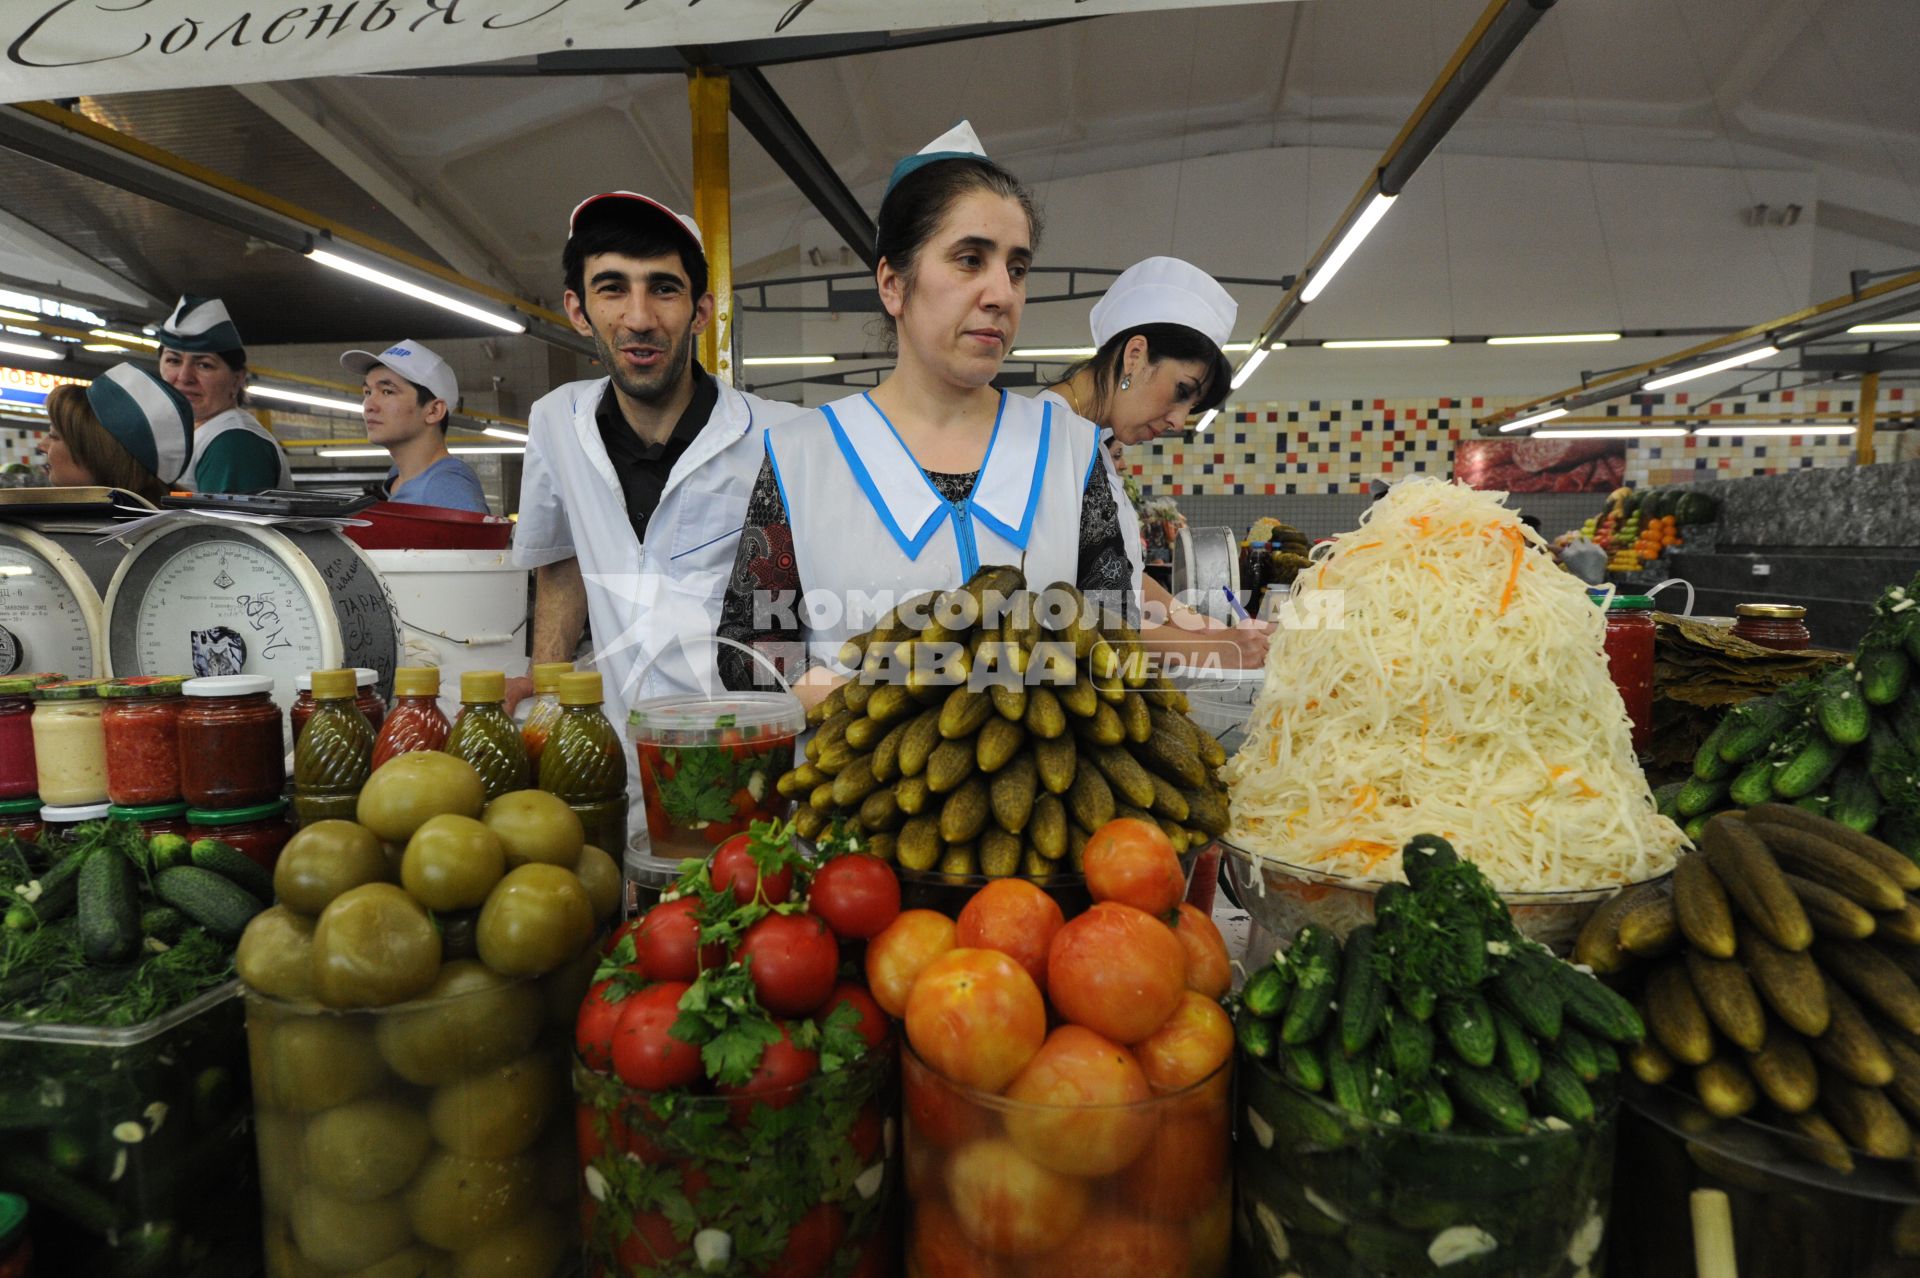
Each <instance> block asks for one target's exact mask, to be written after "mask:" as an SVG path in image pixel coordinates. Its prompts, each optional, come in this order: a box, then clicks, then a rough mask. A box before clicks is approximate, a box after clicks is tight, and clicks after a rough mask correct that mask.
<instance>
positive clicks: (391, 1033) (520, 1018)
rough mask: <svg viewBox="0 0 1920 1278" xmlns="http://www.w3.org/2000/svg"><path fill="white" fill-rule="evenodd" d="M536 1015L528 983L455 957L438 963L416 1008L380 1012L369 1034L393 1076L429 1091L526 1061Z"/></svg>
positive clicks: (537, 1010)
mask: <svg viewBox="0 0 1920 1278" xmlns="http://www.w3.org/2000/svg"><path fill="white" fill-rule="evenodd" d="M541 1010H542V1009H541V1003H540V992H539V990H538V989H536V988H535V987H534V984H533V982H531V981H513V980H508V979H507V978H506V977H503V976H501V975H500V974H499V973H497V972H494V971H491V970H490V969H488V968H487V967H486V966H485V965H483V964H481V963H477V962H475V961H473V960H472V959H460V960H456V961H454V962H452V963H446V964H443V965H442V966H441V968H440V975H439V976H438V977H436V978H435V979H434V982H433V985H432V986H431V987H430V988H429V989H428V990H427V992H426V993H425V994H423V995H421V996H420V999H419V1000H418V1002H417V1003H415V1004H414V1005H412V1006H410V1007H405V1008H395V1009H393V1010H392V1011H388V1012H383V1013H381V1014H380V1016H379V1018H378V1019H379V1025H378V1027H377V1028H376V1030H375V1031H374V1036H375V1038H376V1040H377V1041H378V1043H379V1045H380V1051H379V1058H380V1059H383V1060H385V1061H386V1063H387V1064H388V1065H389V1066H390V1067H391V1068H392V1069H393V1072H394V1073H396V1074H398V1075H400V1077H402V1078H404V1079H406V1080H407V1081H408V1082H409V1083H418V1084H420V1085H422V1086H426V1087H434V1086H438V1085H439V1084H441V1083H449V1082H452V1081H453V1080H454V1079H456V1078H460V1077H461V1076H463V1075H465V1074H470V1073H474V1072H476V1071H478V1070H483V1069H490V1068H492V1067H493V1066H495V1065H504V1064H506V1063H507V1062H508V1061H511V1060H515V1059H517V1058H519V1057H521V1056H524V1055H525V1054H526V1053H527V1050H528V1049H529V1048H531V1047H532V1046H533V1042H534V1039H535V1038H536V1037H537V1036H538V1035H539V1033H540V1024H541Z"/></svg>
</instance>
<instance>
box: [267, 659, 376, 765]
mask: <svg viewBox="0 0 1920 1278" xmlns="http://www.w3.org/2000/svg"><path fill="white" fill-rule="evenodd" d="M353 682H354V687H355V693H356V695H355V697H354V702H353V704H354V705H356V706H358V707H359V708H360V713H361V714H364V715H365V716H367V722H368V723H370V724H372V725H373V730H374V731H375V732H376V733H377V732H379V731H380V725H381V724H382V723H384V722H386V718H387V703H386V702H384V701H382V700H381V699H380V689H379V686H378V685H379V683H380V672H379V671H377V670H374V669H371V668H370V667H367V666H355V667H354V668H353ZM311 718H313V676H312V675H311V674H303V675H295V676H294V677H293V706H292V708H291V709H289V710H288V711H287V719H288V721H289V722H290V723H291V724H292V725H293V744H294V745H295V746H298V745H299V744H300V730H301V729H302V728H304V727H306V726H307V720H309V719H311Z"/></svg>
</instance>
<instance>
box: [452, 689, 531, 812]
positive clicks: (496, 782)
mask: <svg viewBox="0 0 1920 1278" xmlns="http://www.w3.org/2000/svg"><path fill="white" fill-rule="evenodd" d="M506 699H507V676H506V675H505V674H503V673H502V672H500V671H498V670H469V671H467V672H465V673H464V674H462V675H461V676H460V713H459V715H458V716H457V717H456V718H455V719H454V721H453V731H452V732H450V733H448V734H447V745H446V752H447V753H448V754H450V755H452V756H454V757H455V758H456V759H464V760H466V762H467V763H468V765H469V766H471V767H472V768H473V770H474V771H475V772H478V773H479V774H480V780H481V782H482V783H483V784H485V786H486V787H487V801H488V802H489V803H491V802H492V801H493V800H495V799H497V798H499V797H500V796H501V795H503V794H506V793H508V792H509V791H512V790H524V789H526V788H527V786H528V778H529V775H530V769H529V768H528V766H527V746H526V742H524V741H522V740H521V739H520V730H519V729H518V728H516V727H515V726H514V723H513V720H512V719H509V718H508V717H507V711H506V704H505V703H506Z"/></svg>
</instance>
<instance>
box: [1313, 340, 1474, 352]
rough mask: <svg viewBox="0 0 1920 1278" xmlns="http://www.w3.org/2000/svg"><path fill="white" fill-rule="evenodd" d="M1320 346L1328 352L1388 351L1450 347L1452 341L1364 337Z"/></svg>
mask: <svg viewBox="0 0 1920 1278" xmlns="http://www.w3.org/2000/svg"><path fill="white" fill-rule="evenodd" d="M1320 345H1321V346H1323V347H1325V348H1326V349H1327V350H1330V351H1388V350H1405V349H1409V348H1411V347H1415V346H1451V345H1453V341H1452V339H1451V338H1446V337H1366V338H1353V339H1348V340H1345V341H1337V342H1322V343H1320Z"/></svg>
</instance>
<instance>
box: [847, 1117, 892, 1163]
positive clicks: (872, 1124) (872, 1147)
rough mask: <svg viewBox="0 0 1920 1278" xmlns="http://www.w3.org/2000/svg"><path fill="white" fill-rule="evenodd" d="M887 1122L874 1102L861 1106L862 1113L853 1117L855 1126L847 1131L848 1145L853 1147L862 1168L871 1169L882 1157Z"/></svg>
mask: <svg viewBox="0 0 1920 1278" xmlns="http://www.w3.org/2000/svg"><path fill="white" fill-rule="evenodd" d="M886 1134H887V1120H886V1119H883V1118H881V1117H880V1107H879V1105H877V1104H876V1103H874V1102H873V1101H868V1102H867V1103H866V1104H865V1105H863V1106H861V1108H860V1112H859V1113H858V1114H855V1115H854V1116H853V1126H851V1127H849V1128H848V1129H847V1144H849V1145H851V1146H853V1152H854V1155H855V1157H857V1158H859V1160H860V1165H861V1166H862V1167H870V1166H872V1165H873V1160H874V1159H876V1158H878V1157H879V1156H880V1146H881V1144H882V1143H883V1142H884V1141H885V1140H886Z"/></svg>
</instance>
